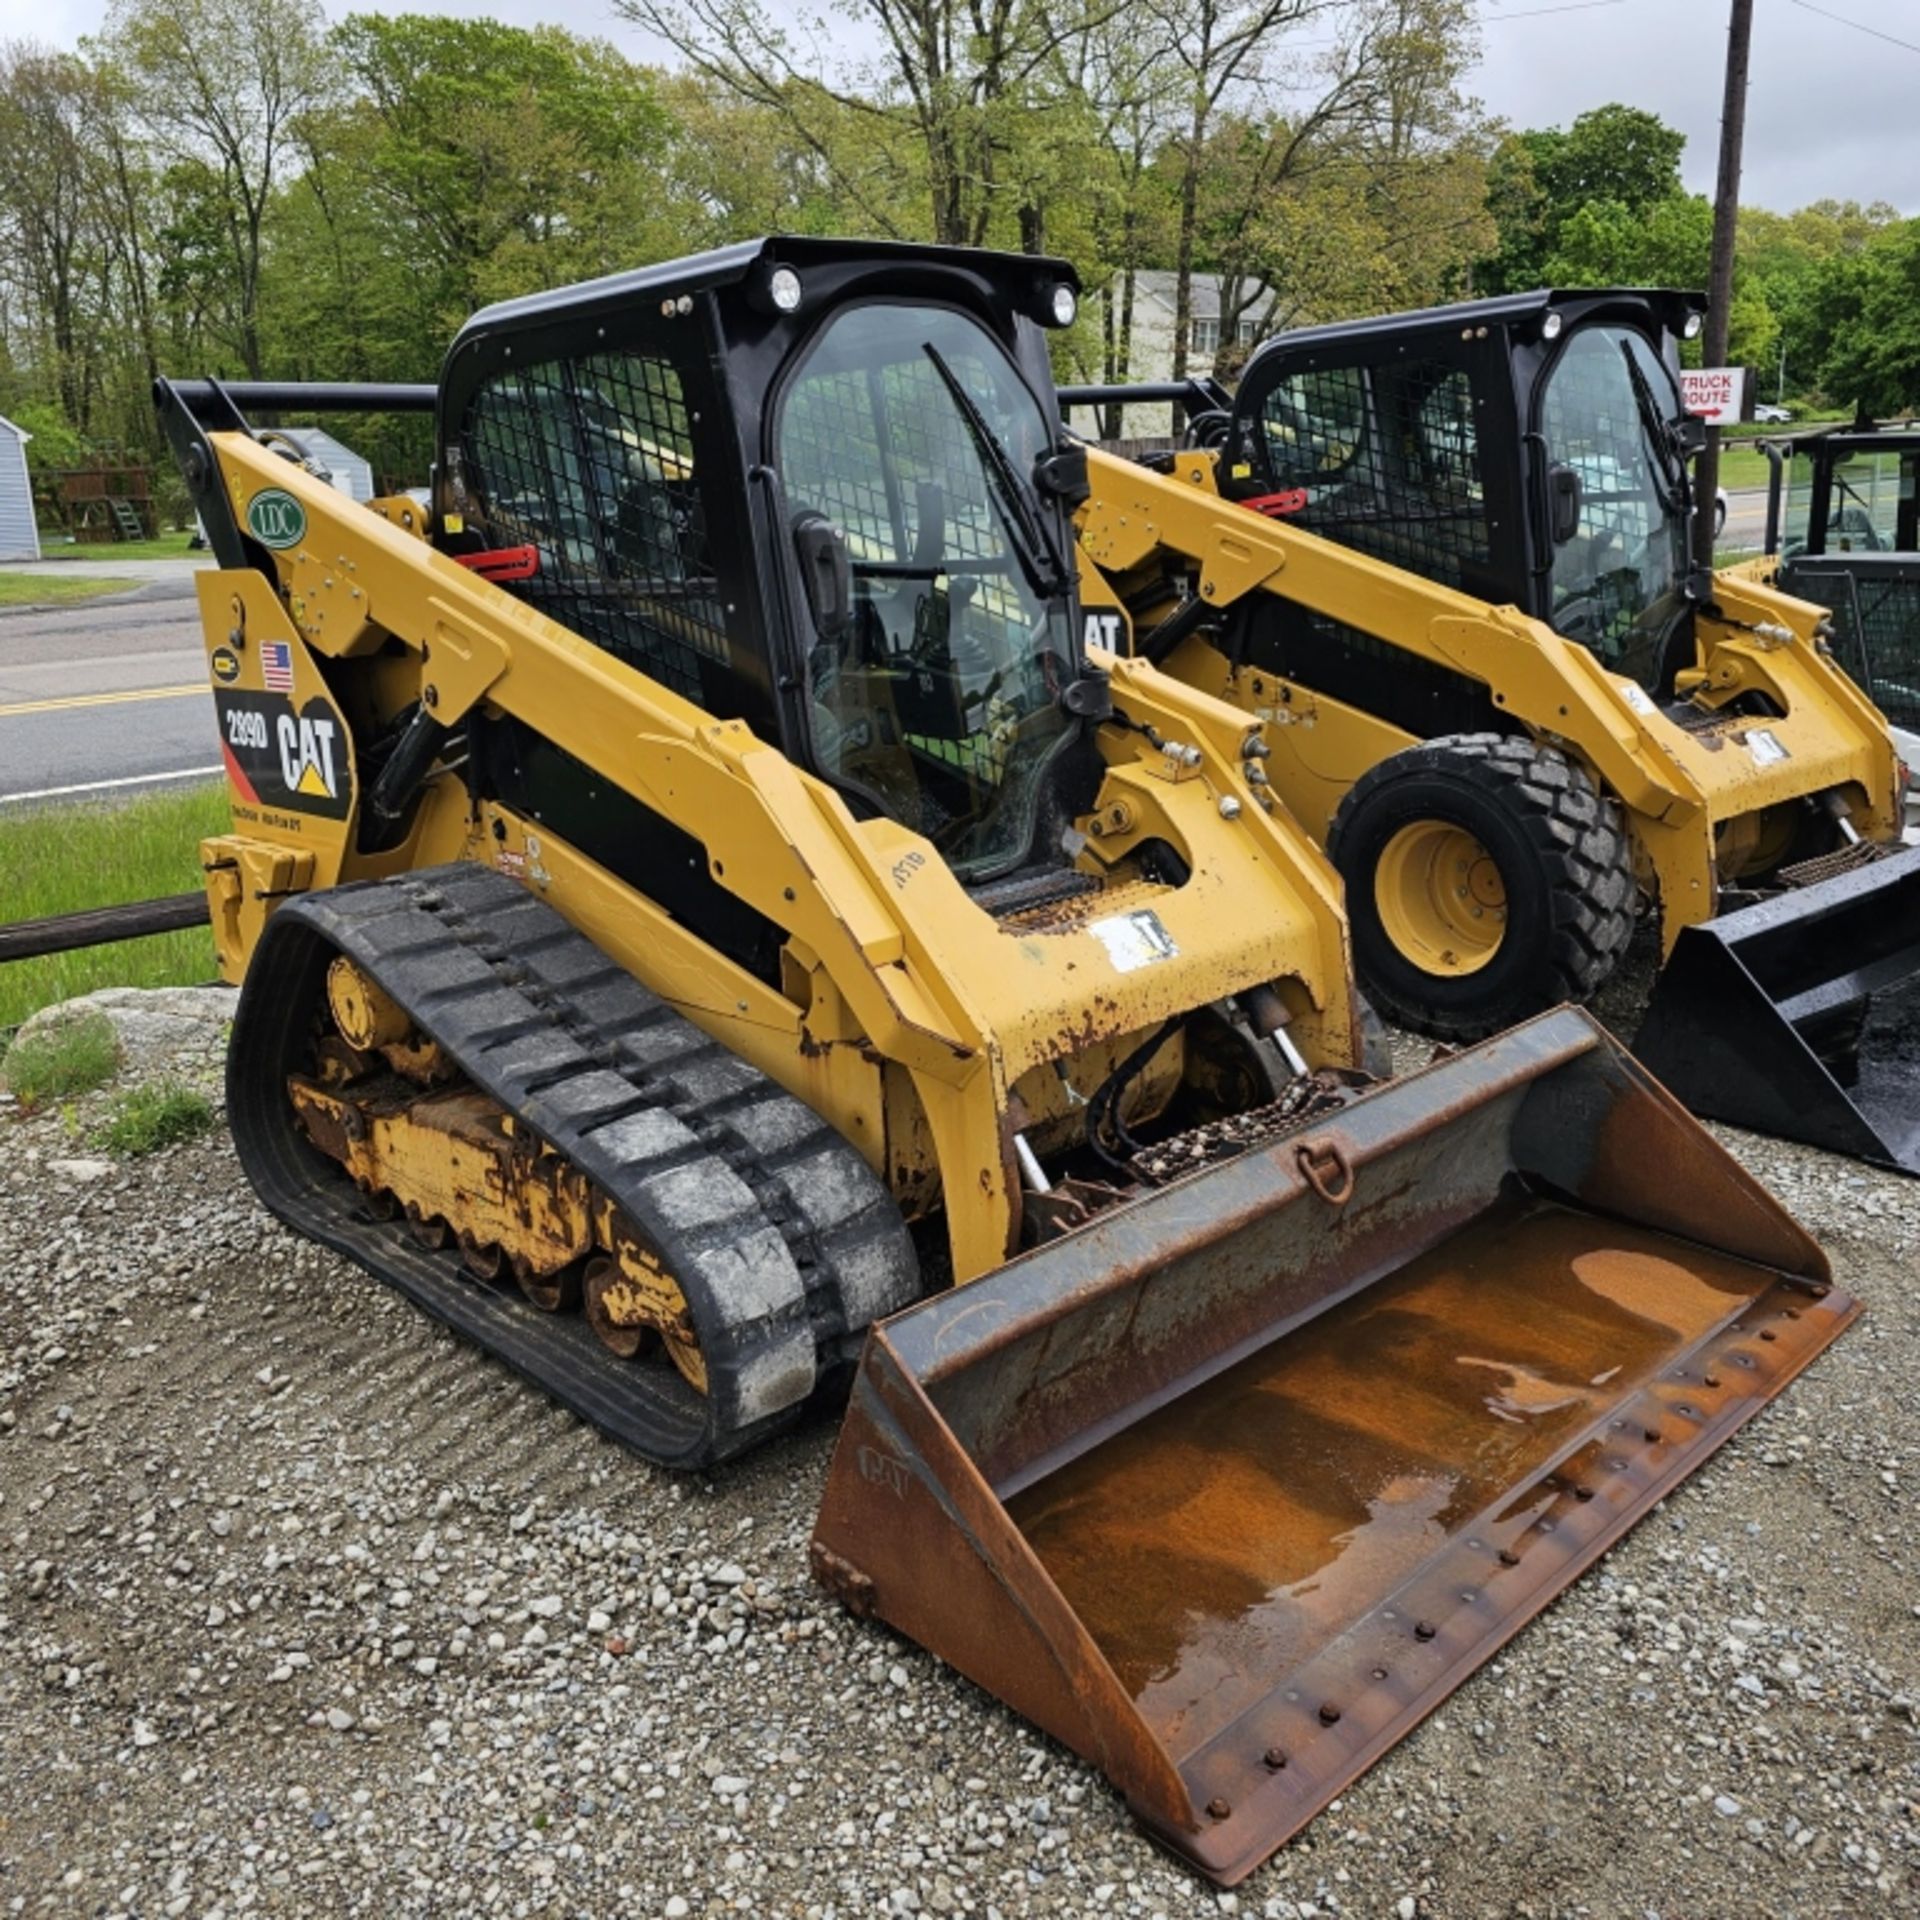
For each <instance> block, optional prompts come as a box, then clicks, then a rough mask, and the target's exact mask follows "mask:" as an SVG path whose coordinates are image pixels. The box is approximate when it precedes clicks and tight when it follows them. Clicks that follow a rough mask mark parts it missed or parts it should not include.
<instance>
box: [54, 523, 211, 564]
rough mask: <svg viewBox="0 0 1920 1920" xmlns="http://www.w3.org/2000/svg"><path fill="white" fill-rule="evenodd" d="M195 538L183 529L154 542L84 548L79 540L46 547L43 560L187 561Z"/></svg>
mask: <svg viewBox="0 0 1920 1920" xmlns="http://www.w3.org/2000/svg"><path fill="white" fill-rule="evenodd" d="M192 538H193V535H192V534H191V533H189V532H187V531H185V530H184V529H183V530H182V531H181V532H179V533H163V534H161V535H160V536H159V537H158V538H157V539H153V540H101V541H89V542H88V543H86V544H85V545H82V544H81V543H80V542H78V541H76V542H75V543H74V544H73V545H72V546H64V545H63V546H47V545H45V544H43V545H42V546H41V548H40V557H41V559H43V560H184V559H186V557H187V555H188V553H189V552H190V551H191V549H190V548H189V547H188V545H187V542H188V541H189V540H191V539H192Z"/></svg>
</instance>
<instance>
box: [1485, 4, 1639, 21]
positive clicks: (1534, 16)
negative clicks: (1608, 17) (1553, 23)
mask: <svg viewBox="0 0 1920 1920" xmlns="http://www.w3.org/2000/svg"><path fill="white" fill-rule="evenodd" d="M1626 4H1627V0H1568V4H1566V5H1565V6H1559V7H1525V8H1522V9H1521V10H1520V11H1518V12H1515V13H1489V14H1487V15H1486V16H1485V18H1484V20H1483V22H1482V24H1483V25H1486V26H1492V25H1494V24H1495V23H1496V22H1500V21H1505V20H1538V19H1539V18H1541V16H1542V15H1543V14H1549V13H1592V12H1594V11H1595V10H1596V9H1598V8H1600V7H1624V6H1625V5H1626Z"/></svg>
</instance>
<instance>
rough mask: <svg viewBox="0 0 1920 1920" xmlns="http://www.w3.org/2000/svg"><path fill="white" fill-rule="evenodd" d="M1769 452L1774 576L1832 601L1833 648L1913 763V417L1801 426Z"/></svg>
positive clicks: (1917, 475)
mask: <svg viewBox="0 0 1920 1920" xmlns="http://www.w3.org/2000/svg"><path fill="white" fill-rule="evenodd" d="M1768 452H1769V453H1770V454H1771V455H1772V456H1773V460H1774V472H1773V479H1772V483H1771V485H1770V487H1769V490H1768V498H1767V539H1766V546H1767V551H1768V553H1770V554H1775V555H1778V557H1779V572H1778V575H1777V580H1778V583H1779V585H1780V586H1781V587H1782V588H1784V589H1785V590H1786V591H1787V592H1789V593H1792V594H1795V595H1797V596H1798V597H1799V598H1801V599H1803V600H1812V601H1815V602H1816V603H1818V604H1819V605H1821V606H1823V607H1825V608H1826V609H1827V610H1828V612H1829V614H1830V615H1831V616H1832V624H1833V640H1832V646H1833V652H1834V656H1835V658H1836V659H1837V660H1838V661H1839V662H1840V664H1841V666H1843V667H1844V668H1845V669H1846V671H1847V672H1848V673H1849V674H1850V675H1851V676H1852V677H1853V679H1854V680H1855V681H1856V682H1857V683H1858V684H1859V685H1860V686H1861V687H1862V688H1864V689H1865V691H1866V692H1867V693H1868V694H1869V695H1870V696H1871V697H1872V699H1873V702H1874V704H1875V705H1876V706H1877V707H1879V709H1880V710H1881V712H1882V713H1884V714H1885V715H1886V716H1887V719H1888V720H1889V721H1890V722H1891V723H1892V725H1893V726H1894V728H1895V730H1896V745H1897V746H1898V747H1899V749H1900V754H1901V758H1902V759H1903V760H1905V761H1908V762H1909V763H1912V764H1920V426H1915V425H1914V423H1912V422H1911V421H1909V422H1906V423H1905V424H1903V425H1900V426H1885V427H1875V426H1855V427H1848V428H1844V429H1837V430H1834V431H1830V432H1825V433H1815V434H1805V435H1802V436H1799V437H1798V438H1796V439H1794V440H1791V441H1788V442H1785V443H1778V444H1775V445H1772V446H1770V447H1769V448H1768Z"/></svg>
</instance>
